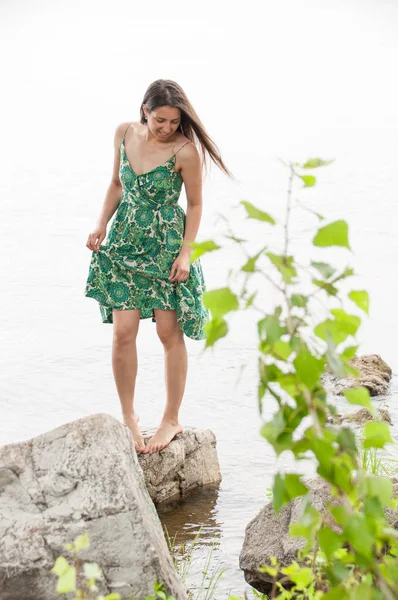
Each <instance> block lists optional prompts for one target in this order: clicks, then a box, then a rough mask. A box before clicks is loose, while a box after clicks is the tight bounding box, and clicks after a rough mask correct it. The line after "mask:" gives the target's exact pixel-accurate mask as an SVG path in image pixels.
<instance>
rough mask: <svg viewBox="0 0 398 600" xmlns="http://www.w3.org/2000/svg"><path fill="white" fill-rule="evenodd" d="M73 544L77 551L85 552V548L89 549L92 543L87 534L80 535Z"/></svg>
mask: <svg viewBox="0 0 398 600" xmlns="http://www.w3.org/2000/svg"><path fill="white" fill-rule="evenodd" d="M73 543H74V545H75V548H76V550H84V549H85V548H88V547H89V545H90V542H89V539H88V535H87V533H83V534H82V535H79V536H78V537H77V538H76V539H75V541H74V542H73Z"/></svg>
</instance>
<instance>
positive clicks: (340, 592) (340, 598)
mask: <svg viewBox="0 0 398 600" xmlns="http://www.w3.org/2000/svg"><path fill="white" fill-rule="evenodd" d="M321 598H322V600H349V596H348V592H347V590H346V589H345V588H344V587H343V586H340V585H339V586H338V587H335V588H333V589H332V590H330V591H329V592H326V594H324V595H323V596H321Z"/></svg>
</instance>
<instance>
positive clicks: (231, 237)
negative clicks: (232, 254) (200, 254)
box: [224, 235, 248, 244]
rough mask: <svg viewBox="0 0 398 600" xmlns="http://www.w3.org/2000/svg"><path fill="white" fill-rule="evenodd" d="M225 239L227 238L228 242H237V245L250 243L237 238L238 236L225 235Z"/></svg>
mask: <svg viewBox="0 0 398 600" xmlns="http://www.w3.org/2000/svg"><path fill="white" fill-rule="evenodd" d="M224 237H225V238H227V239H228V240H232V241H233V242H236V243H237V244H243V243H244V242H247V241H248V240H244V239H243V238H239V237H236V235H224Z"/></svg>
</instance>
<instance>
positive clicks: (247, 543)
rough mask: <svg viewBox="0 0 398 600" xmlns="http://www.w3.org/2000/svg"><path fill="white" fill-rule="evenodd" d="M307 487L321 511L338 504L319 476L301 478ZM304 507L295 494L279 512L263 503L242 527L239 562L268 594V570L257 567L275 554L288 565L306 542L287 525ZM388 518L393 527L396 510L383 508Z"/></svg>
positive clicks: (397, 491) (247, 576) (397, 515)
mask: <svg viewBox="0 0 398 600" xmlns="http://www.w3.org/2000/svg"><path fill="white" fill-rule="evenodd" d="M303 481H304V483H305V484H306V485H307V487H308V488H309V490H310V491H309V494H308V497H309V500H310V502H311V504H312V506H314V508H316V509H317V510H319V511H320V512H321V513H324V512H325V510H326V506H327V504H328V503H329V502H330V500H331V501H332V504H333V505H337V504H338V500H337V499H336V498H332V497H331V495H330V486H329V484H328V483H327V482H326V481H324V480H323V479H321V478H320V477H317V478H314V479H310V478H307V479H303ZM392 481H393V484H394V485H393V495H394V496H396V495H397V494H398V483H397V481H398V480H396V479H392ZM302 510H303V498H302V497H299V498H295V499H294V500H292V501H291V502H289V504H287V505H285V506H284V507H283V508H282V509H281V510H280V512H279V514H278V515H276V514H275V513H274V509H273V506H272V502H270V503H268V504H266V505H265V506H264V508H263V509H262V510H261V511H260V512H259V513H258V514H257V516H256V517H255V518H254V519H253V520H252V521H250V523H249V524H248V525H247V527H246V530H245V539H244V543H243V547H242V550H241V553H240V556H239V566H240V568H241V569H243V571H244V576H245V580H246V581H247V583H249V584H250V585H251V586H252V587H254V588H256V590H258V591H259V592H262V593H264V594H267V593H269V592H270V590H271V588H272V581H273V580H272V578H271V577H270V575H268V574H267V573H259V572H258V568H259V567H260V566H261V565H263V564H270V559H271V556H275V558H277V560H278V561H279V562H280V564H281V566H288V565H289V564H290V563H291V562H292V561H293V560H297V554H298V551H299V550H300V549H301V548H302V547H303V546H304V545H305V540H304V538H300V537H291V536H290V535H289V527H290V525H291V524H293V523H296V522H298V521H299V520H300V516H301V514H302ZM386 516H387V519H388V521H389V522H390V524H391V525H392V526H393V527H397V525H398V511H393V510H386ZM325 525H326V526H329V527H331V528H332V529H334V530H335V531H336V532H338V531H339V529H338V526H337V525H336V524H335V523H334V522H333V521H332V520H331V519H330V520H328V519H327V520H326V521H325Z"/></svg>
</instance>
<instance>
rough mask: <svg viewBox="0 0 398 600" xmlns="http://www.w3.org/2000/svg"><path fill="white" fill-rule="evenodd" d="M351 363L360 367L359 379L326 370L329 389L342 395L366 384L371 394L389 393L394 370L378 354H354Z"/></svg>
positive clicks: (324, 380)
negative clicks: (342, 376) (341, 376)
mask: <svg viewBox="0 0 398 600" xmlns="http://www.w3.org/2000/svg"><path fill="white" fill-rule="evenodd" d="M349 364H350V365H351V366H352V367H354V368H355V369H358V371H359V372H360V376H359V379H355V377H344V378H339V377H336V376H335V375H333V374H332V373H330V372H325V373H324V375H323V377H322V379H323V384H324V386H325V388H326V390H327V391H330V392H332V393H334V394H338V395H342V394H343V392H344V391H345V390H348V389H351V388H354V387H358V386H364V387H366V388H367V389H368V390H369V393H370V395H371V396H380V395H384V394H387V393H388V389H389V381H390V379H391V376H392V371H391V368H390V367H389V366H388V364H387V363H386V362H384V360H383V359H382V358H381V357H380V356H379V355H378V354H364V355H363V356H354V358H352V359H351V360H350V361H349Z"/></svg>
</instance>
